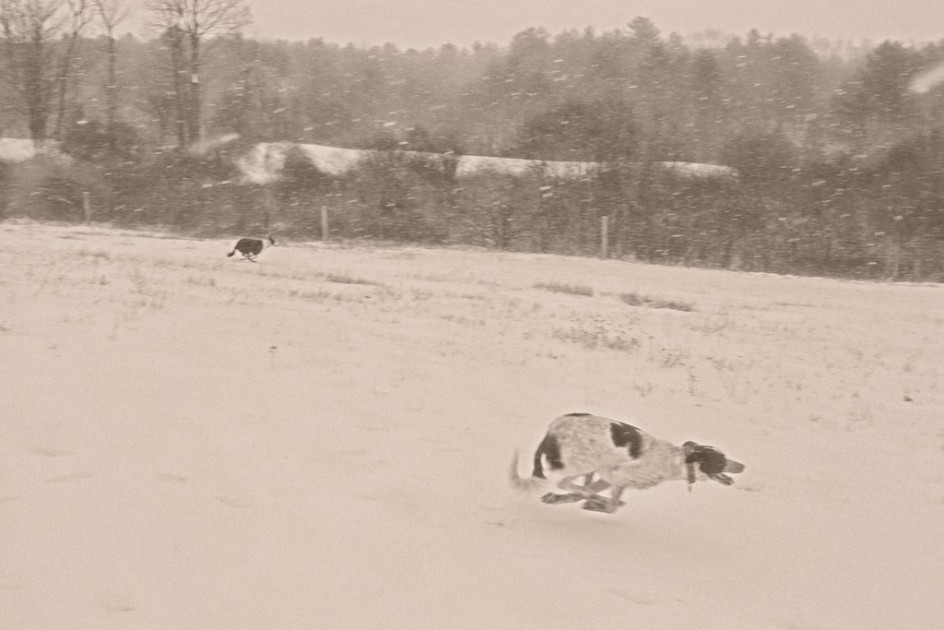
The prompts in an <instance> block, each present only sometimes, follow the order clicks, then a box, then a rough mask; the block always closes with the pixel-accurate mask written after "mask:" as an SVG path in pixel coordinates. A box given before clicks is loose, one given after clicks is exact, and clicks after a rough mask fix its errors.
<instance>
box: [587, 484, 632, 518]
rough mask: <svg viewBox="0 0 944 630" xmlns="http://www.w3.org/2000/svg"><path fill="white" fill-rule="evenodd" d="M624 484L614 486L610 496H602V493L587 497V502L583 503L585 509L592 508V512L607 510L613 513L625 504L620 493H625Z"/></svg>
mask: <svg viewBox="0 0 944 630" xmlns="http://www.w3.org/2000/svg"><path fill="white" fill-rule="evenodd" d="M623 489H624V486H613V490H611V491H610V497H609V498H606V497H601V496H600V495H595V496H593V497H590V498H588V499H587V502H586V503H584V504H583V509H585V510H590V511H591V512H606V513H608V514H612V513H613V512H615V511H616V510H617V509H619V507H620V506H621V505H625V504H624V502H623V501H620V495H621V494H623Z"/></svg>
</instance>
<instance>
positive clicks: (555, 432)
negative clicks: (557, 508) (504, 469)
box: [511, 413, 744, 513]
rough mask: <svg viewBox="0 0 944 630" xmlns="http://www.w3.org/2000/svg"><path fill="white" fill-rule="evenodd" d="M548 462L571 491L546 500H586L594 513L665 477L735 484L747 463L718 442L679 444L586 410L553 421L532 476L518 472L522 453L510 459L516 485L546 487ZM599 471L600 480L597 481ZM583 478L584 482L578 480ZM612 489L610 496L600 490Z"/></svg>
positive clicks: (617, 504)
mask: <svg viewBox="0 0 944 630" xmlns="http://www.w3.org/2000/svg"><path fill="white" fill-rule="evenodd" d="M545 465H546V466H547V467H548V468H550V471H551V472H552V473H554V475H555V477H557V478H559V481H558V482H557V487H558V488H560V489H561V490H567V491H568V493H567V494H557V493H553V492H549V493H547V494H545V495H544V496H543V497H541V500H542V501H543V502H544V503H548V504H557V503H573V502H576V501H586V503H584V505H583V508H584V509H585V510H592V511H595V512H608V513H613V512H615V511H616V510H617V509H618V508H619V507H620V506H621V505H623V502H622V501H620V495H622V494H623V490H625V489H626V488H639V489H643V488H650V487H652V486H655V485H657V484H660V483H662V482H663V481H671V480H673V479H687V480H688V484H689V486H688V489H689V491H691V489H692V488H691V484H693V483H695V482H696V481H707V480H709V479H712V480H714V481H717V482H718V483H722V484H724V485H726V486H730V485H731V484H733V483H734V480H733V479H732V478H731V477H729V476H728V475H727V474H725V473H732V474H736V473H739V472H741V471H743V470H744V464H741V463H739V462H736V461H734V460H731V459H728V458H727V457H725V455H724V453H722V452H721V451H719V450H718V449H716V448H714V447H713V446H704V445H702V444H696V443H695V442H685V443H684V444H682V446H675V445H673V444H671V443H670V442H667V441H665V440H660V439H657V438H655V437H653V436H651V435H649V434H647V433H645V432H643V431H641V430H639V429H637V428H636V427H634V426H630V425H628V424H626V423H624V422H618V421H616V420H610V419H608V418H601V417H600V416H594V415H591V414H587V413H572V414H568V415H566V416H561V417H559V418H557V419H556V420H554V421H553V422H552V423H551V426H550V427H548V430H547V434H546V435H545V436H544V439H543V440H542V441H541V444H540V445H539V446H538V449H537V451H536V452H535V454H534V469H533V472H532V473H531V477H530V478H524V477H520V476H519V475H518V453H517V452H516V453H515V457H514V459H513V460H512V464H511V482H512V485H513V486H515V487H516V488H518V489H520V490H532V489H538V488H542V487H545V486H546V485H547V484H549V483H550V481H548V479H547V477H546V476H545V474H544V467H545ZM594 474H596V475H597V476H598V477H599V479H597V480H596V481H593V476H594ZM580 477H583V484H582V485H581V484H578V483H574V480H575V479H578V478H580ZM608 488H609V489H610V496H609V497H606V496H601V495H600V494H599V493H600V492H603V491H604V490H606V489H608Z"/></svg>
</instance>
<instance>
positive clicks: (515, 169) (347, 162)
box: [237, 142, 737, 184]
mask: <svg viewBox="0 0 944 630" xmlns="http://www.w3.org/2000/svg"><path fill="white" fill-rule="evenodd" d="M293 148H297V149H298V150H300V151H301V152H302V153H303V154H304V155H306V156H307V157H308V159H309V160H311V163H312V164H313V165H314V166H315V167H316V168H317V169H318V170H319V171H321V172H322V173H325V174H327V175H343V174H345V173H347V172H350V171H352V170H354V169H355V168H357V166H358V164H360V163H361V162H363V161H364V160H366V159H368V158H369V157H370V156H371V155H372V154H373V153H374V152H372V151H365V150H360V149H342V148H338V147H330V146H324V145H320V144H294V143H289V142H276V143H260V144H257V145H256V146H255V147H253V149H252V150H251V151H250V152H249V153H247V154H246V155H245V156H243V157H242V158H241V159H240V160H238V162H237V164H238V166H239V168H240V170H241V171H242V173H243V176H244V178H245V180H246V181H248V182H252V183H255V184H268V183H271V182H275V181H278V179H279V177H280V176H281V171H282V167H283V166H284V165H285V157H286V154H287V152H288V151H289V150H291V149H293ZM401 153H402V154H403V155H405V156H418V157H422V158H424V159H429V160H437V159H444V156H443V155H441V154H437V153H421V152H415V151H403V152H401ZM457 162H458V163H457V165H456V175H457V176H458V177H468V176H471V175H476V174H480V173H483V172H493V173H502V174H507V175H524V174H526V173H529V172H534V171H536V170H537V171H540V172H543V173H544V174H546V175H548V176H551V177H556V178H560V179H579V178H581V177H586V175H587V174H588V173H590V172H592V171H593V170H595V169H597V168H598V167H599V165H598V164H597V163H595V162H568V161H556V160H547V161H541V160H525V159H520V158H501V157H489V156H481V155H460V156H459V157H458V158H457ZM659 165H660V166H662V167H663V168H666V169H667V170H670V171H672V172H673V173H675V174H677V175H680V176H684V177H695V178H734V177H736V176H737V173H736V171H735V170H734V169H732V168H730V167H728V166H720V165H717V164H696V163H690V162H659Z"/></svg>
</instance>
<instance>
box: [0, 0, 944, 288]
mask: <svg viewBox="0 0 944 630" xmlns="http://www.w3.org/2000/svg"><path fill="white" fill-rule="evenodd" d="M144 8H145V12H146V13H147V15H148V20H147V21H148V23H149V24H150V25H151V27H152V31H153V32H154V33H155V35H154V36H153V37H152V38H150V39H140V38H137V37H134V36H131V35H122V36H118V35H117V32H118V27H119V26H120V24H121V23H122V20H123V18H124V12H123V5H122V0H0V81H3V83H4V85H5V86H6V87H5V89H4V90H3V91H2V92H0V135H3V136H6V137H30V138H33V139H34V140H35V141H36V143H37V146H43V145H44V143H45V141H46V140H47V139H53V140H56V141H57V142H58V146H59V147H60V148H61V151H63V152H65V153H66V154H68V155H69V156H71V157H72V158H73V159H72V160H69V161H64V160H61V159H58V158H56V157H55V156H54V155H50V154H47V155H40V156H39V157H38V158H36V159H34V160H31V161H30V162H29V163H24V164H17V165H10V164H3V163H0V183H2V188H0V191H2V192H0V216H13V215H16V214H25V215H28V216H35V217H38V218H45V219H57V218H58V219H71V218H75V217H77V216H78V215H77V208H78V207H79V206H80V202H79V199H80V197H81V193H82V192H89V193H90V195H91V197H92V198H93V199H95V200H96V202H95V208H96V210H95V216H96V217H97V218H99V219H101V220H107V221H112V222H115V223H121V224H129V225H130V224H134V225H162V226H166V227H176V228H179V229H186V230H189V231H191V232H195V233H203V234H208V235H209V234H219V233H223V232H226V233H229V232H237V231H247V230H263V229H265V230H276V231H282V232H284V233H286V234H287V235H290V236H293V237H299V238H308V237H318V236H319V235H320V230H321V222H320V214H321V212H322V209H326V210H327V211H328V212H330V215H331V223H332V233H333V235H335V236H339V237H370V238H382V239H394V240H406V241H413V242H427V243H468V244H475V245H483V246H488V247H496V248H503V249H518V250H527V251H550V252H563V253H574V254H593V253H596V252H597V251H598V249H599V245H600V243H599V239H600V220H601V218H602V217H603V216H606V217H608V219H609V225H610V230H609V239H610V242H609V244H608V245H609V248H608V249H609V251H610V252H611V253H612V254H613V255H616V256H621V257H632V258H636V259H640V260H645V261H651V262H659V263H669V264H675V263H679V264H690V265H706V266H717V267H724V268H738V269H749V270H764V271H774V272H783V273H815V274H839V275H846V276H857V277H888V278H904V279H930V280H942V279H944V178H942V175H944V129H942V124H944V119H942V114H944V88H942V87H941V86H939V85H938V83H937V81H936V79H935V76H936V75H935V69H936V68H938V67H939V66H940V64H942V63H944V42H938V43H927V44H914V43H902V42H895V41H886V42H882V43H880V44H877V45H871V44H867V43H863V44H859V45H852V44H849V43H843V42H833V41H826V40H809V39H807V38H804V37H802V36H799V35H793V36H789V37H773V36H766V35H762V34H760V33H758V32H757V31H751V32H750V33H747V34H746V35H743V36H722V35H719V34H717V33H703V34H701V35H697V36H689V37H681V36H679V35H676V34H669V35H665V34H663V33H661V32H660V31H659V30H658V28H657V27H656V25H654V24H653V23H652V22H651V21H650V20H648V19H646V18H641V17H640V18H635V19H633V20H632V21H631V22H629V23H628V24H627V26H626V27H625V28H622V29H616V30H613V31H608V32H599V33H598V32H595V31H594V30H592V29H583V30H569V31H565V32H561V33H557V34H550V33H548V32H547V31H545V30H543V29H540V28H531V29H527V30H525V31H523V32H521V33H519V34H517V35H516V36H515V37H514V38H512V40H511V41H510V42H509V43H508V44H507V45H497V44H491V43H486V44H477V45H475V46H472V47H469V48H459V47H457V46H453V45H450V44H446V45H443V46H441V47H439V48H436V49H426V50H414V49H407V50H403V49H400V48H398V47H396V46H394V45H391V44H388V45H385V46H376V47H365V46H355V45H351V44H348V45H340V44H332V43H327V42H324V41H323V40H321V39H317V38H313V39H310V40H308V41H305V42H299V41H294V42H289V41H257V40H253V39H249V38H246V37H244V36H243V35H242V34H241V33H240V31H241V29H242V28H243V27H244V26H246V25H247V24H248V23H249V20H250V16H249V13H248V11H247V10H246V6H245V3H244V2H242V0H147V1H146V2H145V5H144ZM237 134H238V138H239V139H238V140H236V141H231V142H227V143H223V142H218V140H219V139H220V138H223V137H234V136H235V135H237ZM260 142H290V143H295V144H304V143H315V144H322V145H332V146H340V147H349V148H360V149H369V150H375V151H376V152H375V153H373V154H372V155H373V157H372V158H371V159H369V160H366V161H364V162H363V163H362V164H361V165H360V166H359V167H358V168H357V169H356V170H355V171H353V172H350V173H345V174H343V175H331V174H328V173H324V172H320V171H318V169H316V168H315V167H314V166H313V165H312V164H311V162H310V161H309V160H307V159H306V158H305V156H304V153H303V152H301V151H299V150H289V151H288V153H287V155H285V156H283V162H282V163H280V164H279V165H278V167H279V169H280V172H281V177H280V178H279V179H278V180H277V181H273V182H271V183H267V184H252V183H247V182H245V181H244V180H243V178H242V176H241V173H240V171H239V169H238V168H237V166H236V164H237V163H238V161H239V159H240V158H241V156H242V155H244V154H245V153H246V152H247V151H249V150H251V148H252V147H254V146H256V145H257V143H260ZM431 153H435V154H439V155H440V156H442V157H441V159H428V158H427V157H423V156H427V155H428V154H431ZM463 154H466V155H490V156H503V157H516V158H528V159H532V160H537V161H541V160H574V161H587V162H595V163H598V164H599V168H596V169H594V170H592V171H590V172H588V173H587V174H586V175H585V176H583V177H580V178H575V179H566V180H565V179H560V178H554V177H551V176H549V175H548V174H547V173H546V172H545V171H542V170H541V169H539V168H536V169H534V171H533V172H532V173H528V174H525V175H520V174H519V175H514V176H513V175H509V174H507V173H504V172H498V171H495V172H479V173H476V174H474V175H471V176H468V177H460V176H458V175H457V174H456V172H455V160H454V159H452V160H451V159H450V156H452V157H455V156H458V155H463ZM672 161H681V162H698V163H710V164H722V165H727V166H730V167H732V168H734V169H736V171H737V172H738V177H737V178H710V177H704V178H694V177H688V176H684V175H681V174H679V173H675V172H672V171H670V170H667V169H665V168H661V167H660V166H659V165H660V164H661V163H664V162H672Z"/></svg>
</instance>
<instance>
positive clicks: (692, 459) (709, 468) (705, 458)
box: [682, 442, 744, 491]
mask: <svg viewBox="0 0 944 630" xmlns="http://www.w3.org/2000/svg"><path fill="white" fill-rule="evenodd" d="M682 448H683V449H684V451H685V466H686V469H687V472H688V489H689V491H691V489H692V484H693V483H695V466H696V465H697V466H698V469H699V470H700V471H701V472H703V473H704V474H705V475H707V477H708V478H709V479H713V480H715V481H717V482H718V483H721V484H724V485H726V486H730V485H731V484H733V483H734V480H733V479H731V477H729V476H727V475H726V474H724V473H726V472H731V473H739V472H741V471H742V470H744V464H742V463H740V462H736V461H733V460H729V459H728V458H727V457H725V455H724V453H722V452H721V451H719V450H718V449H716V448H714V447H713V446H704V445H702V444H697V443H696V442H685V444H683V445H682Z"/></svg>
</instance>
